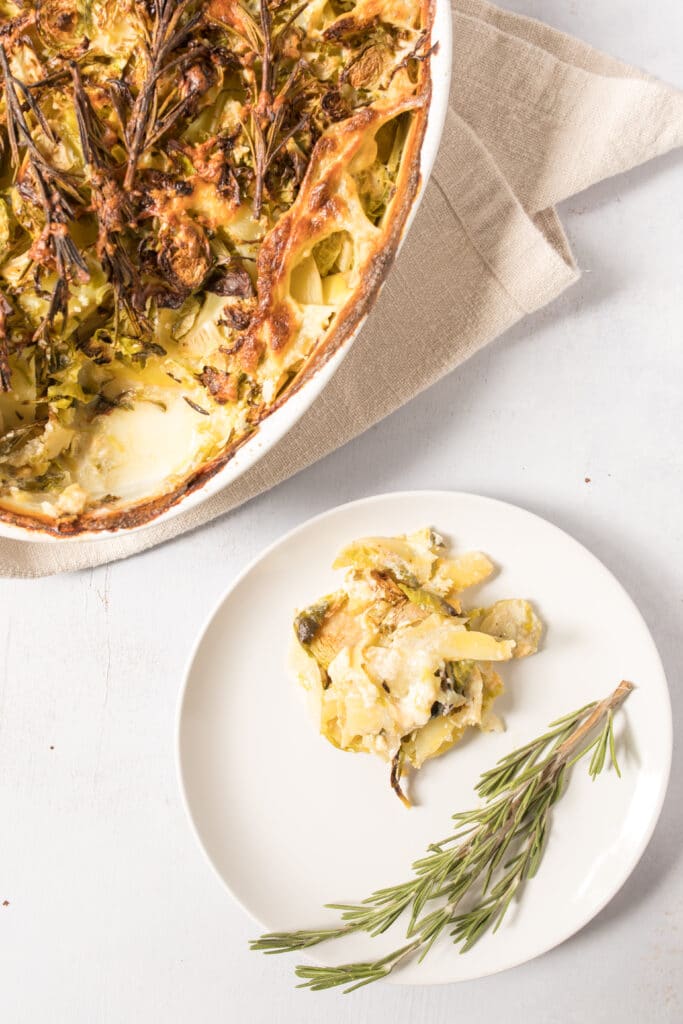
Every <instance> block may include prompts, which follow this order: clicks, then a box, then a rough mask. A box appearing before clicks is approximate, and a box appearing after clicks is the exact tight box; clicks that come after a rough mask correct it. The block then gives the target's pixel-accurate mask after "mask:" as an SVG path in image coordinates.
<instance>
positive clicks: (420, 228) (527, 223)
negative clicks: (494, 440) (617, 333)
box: [0, 0, 683, 576]
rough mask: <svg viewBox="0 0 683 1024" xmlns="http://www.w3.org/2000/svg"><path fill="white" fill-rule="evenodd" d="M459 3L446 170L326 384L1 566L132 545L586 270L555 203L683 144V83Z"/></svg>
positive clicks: (262, 471) (380, 401) (189, 522)
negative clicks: (208, 468) (232, 473)
mask: <svg viewBox="0 0 683 1024" xmlns="http://www.w3.org/2000/svg"><path fill="white" fill-rule="evenodd" d="M452 8H453V40H454V43H453V51H454V53H453V85H452V89H451V97H450V107H449V110H448V114H447V118H446V124H445V128H444V133H443V141H442V144H441V149H440V151H439V156H438V158H437V162H436V166H435V168H434V172H433V175H432V178H431V181H430V184H429V186H428V188H427V190H426V193H425V196H424V199H423V202H422V206H421V208H420V210H419V213H418V215H417V218H416V220H415V223H414V225H413V227H412V230H411V232H410V234H409V235H408V238H407V240H406V243H405V245H404V247H403V249H402V251H401V254H400V257H399V259H398V261H397V263H396V266H395V267H394V269H393V270H392V272H391V275H390V277H389V280H388V281H387V284H386V287H385V289H384V291H383V293H382V295H381V297H380V299H379V301H378V303H377V305H376V308H375V310H374V311H373V313H372V315H371V317H370V320H369V321H368V323H367V325H366V326H365V327H364V328H363V331H362V332H361V334H360V336H359V338H358V339H357V341H356V342H355V344H354V346H353V348H352V349H351V352H350V354H349V356H348V357H347V358H346V360H345V362H344V363H343V364H342V366H341V368H340V370H339V371H338V372H337V374H336V376H335V377H334V378H333V380H332V382H331V383H330V384H329V385H328V386H327V388H326V389H325V391H324V392H323V393H322V395H321V396H320V397H319V398H318V399H317V401H316V402H315V403H314V405H313V406H312V407H311V408H310V410H309V411H308V412H307V413H306V414H305V415H304V417H303V418H302V419H301V420H300V421H299V423H298V424H297V425H296V426H295V427H294V429H293V430H292V431H291V432H290V433H289V434H288V435H287V436H286V437H285V438H284V439H283V440H282V441H281V442H280V443H279V444H278V445H277V446H276V447H275V448H273V449H272V450H271V451H270V452H269V453H268V454H267V455H266V456H265V457H264V458H263V459H262V460H261V461H260V462H259V463H258V464H257V465H256V466H254V467H253V468H252V469H251V470H249V471H248V472H247V473H245V474H244V476H242V477H241V478H240V479H239V480H237V481H236V482H235V483H233V484H231V485H230V486H229V487H227V488H226V489H225V490H223V491H221V492H220V493H219V494H216V495H215V496H214V497H213V498H211V499H209V500H208V501H207V502H206V503H205V504H203V505H201V506H200V507H199V508H196V509H192V510H190V511H188V512H186V513H184V514H180V515H179V516H177V517H176V518H174V519H172V520H170V521H168V522H165V523H161V524H159V525H158V526H151V527H149V528H148V529H145V530H143V531H141V532H139V533H135V534H131V535H129V536H125V535H124V536H121V537H117V538H115V539H111V540H101V541H95V542H83V543H77V542H69V541H57V542H55V543H42V544H41V543H36V542H28V541H14V540H5V539H0V574H2V575H5V576H41V575H48V574H50V573H56V572H66V571H70V570H74V569H81V568H85V567H87V566H93V565H100V564H102V563H104V562H109V561H113V560H115V559H119V558H125V557H127V556H128V555H132V554H134V553H136V552H138V551H142V550H144V549H145V548H149V547H151V546H152V545H154V544H160V543H162V542H163V541H166V540H169V539H170V538H172V537H175V536H177V535H178V534H181V533H184V532H185V531H187V530H191V529H193V528H194V527H196V526H199V525H201V524H202V523H206V522H208V521H209V520H211V519H214V518H215V517H216V516H219V515H221V514H222V513H224V512H227V511H229V510H230V509H232V508H235V507H236V506H237V505H240V504H241V503H242V502H245V501H247V500H248V499H249V498H252V497H254V496H255V495H257V494H260V493H261V492H262V491H265V490H267V489H268V488H270V487H273V486H274V485H275V484H277V483H279V482H280V481H282V480H284V479H286V478H287V477H289V476H291V475H292V474H293V473H296V472H297V470H300V469H303V468H304V467H305V466H308V465H309V464H310V463H312V462H314V461H316V460H317V459H320V458H322V457H323V456H324V455H327V454H328V453H329V452H331V451H333V450H334V449H335V448H338V447H340V445H343V444H344V443H345V442H347V441H349V440H350V439H351V438H353V437H355V436H356V435H358V434H360V433H361V432H362V431H364V430H367V428H368V427H370V426H372V424H374V423H376V422H377V421H378V420H380V419H382V417H384V416H387V415H388V414H389V413H390V412H392V411H393V410H394V409H396V408H398V407H399V406H400V405H402V404H403V403H404V402H407V401H408V400H409V399H410V398H413V397H414V396H415V395H416V394H418V393H419V392H420V391H422V390H423V389H424V388H427V387H429V385H430V384H433V383H434V382H435V381H437V380H438V379H439V378H440V377H442V376H443V375H444V374H445V373H448V372H449V371H450V370H452V369H453V368H454V367H456V366H457V365H458V364H459V363H461V362H463V360H465V359H467V358H468V356H470V355H472V354H473V353H474V352H476V351H477V349H479V348H481V347H482V346H483V345H485V344H486V343H487V342H489V341H491V340H492V339H493V338H495V337H496V336H497V335H499V334H501V333H502V332H503V331H505V330H506V329H507V328H508V327H510V326H511V325H512V324H514V323H515V322H516V321H517V320H519V319H520V318H521V317H523V316H524V315H525V314H526V313H530V312H532V311H533V310H535V309H538V308H539V307H540V306H543V305H545V304H546V303H548V302H550V301H551V300H552V299H554V298H555V297H556V296H557V295H559V294H560V292H562V291H563V290H564V289H565V288H566V287H567V286H568V285H570V284H572V282H573V281H575V280H576V278H577V276H578V272H577V269H576V266H575V264H574V261H573V259H572V255H571V252H570V250H569V246H568V244H567V241H566V238H565V236H564V233H563V230H562V226H561V225H560V222H559V220H558V218H557V215H556V213H555V211H554V209H553V206H554V204H556V203H557V202H559V201H560V200H561V199H564V198H566V197H567V196H570V195H573V194H574V193H576V192H578V191H580V190H581V189H584V188H586V187H587V186H588V185H591V184H593V183H594V182H596V181H598V180H600V179H601V178H606V177H609V176H610V175H613V174H618V173H619V172H620V171H625V170H627V169H628V168H630V167H633V166H635V165H636V164H639V163H642V162H643V161H645V160H649V159H650V158H651V157H654V156H657V155H658V154H660V153H664V152H666V151H667V150H669V149H671V148H673V147H675V146H679V145H681V144H683V94H682V93H679V92H677V91H676V90H674V89H672V88H670V87H668V86H666V85H664V84H662V83H661V82H658V81H656V80H655V79H653V78H651V77H649V76H648V75H645V74H643V73H642V72H640V71H636V70H634V69H633V68H630V67H627V66H625V65H624V64H621V63H619V62H618V61H616V60H613V59H612V58H611V57H607V56H605V55H604V54H601V53H598V52H596V51H595V50H593V49H591V48H590V47H588V46H586V45H585V44H583V43H581V42H579V41H578V40H576V39H572V38H570V37H568V36H566V35H563V34H562V33H560V32H556V31H554V30H553V29H551V28H548V27H547V26H545V25H542V24H540V23H539V22H536V21H531V20H529V19H528V18H523V17H519V16H517V15H514V14H509V13H506V12H505V11H502V10H499V9H498V8H496V7H494V6H492V5H491V4H488V3H485V2H484V0H453V2H452Z"/></svg>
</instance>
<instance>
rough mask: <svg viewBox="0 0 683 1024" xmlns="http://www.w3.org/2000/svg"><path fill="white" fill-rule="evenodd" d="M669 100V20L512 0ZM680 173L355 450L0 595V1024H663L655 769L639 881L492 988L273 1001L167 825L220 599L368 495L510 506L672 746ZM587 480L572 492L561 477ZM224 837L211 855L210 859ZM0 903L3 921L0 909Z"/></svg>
mask: <svg viewBox="0 0 683 1024" xmlns="http://www.w3.org/2000/svg"><path fill="white" fill-rule="evenodd" d="M509 5H510V6H512V7H513V8H514V9H515V10H518V11H520V12H523V13H528V14H532V15H537V16H543V17H544V18H545V20H546V21H548V22H550V23H551V24H554V25H556V26H558V27H560V28H563V29H565V30H567V31H569V32H572V33H574V34H576V35H579V36H581V37H582V38H584V39H587V40H589V41H590V42H592V43H594V44H595V45H597V46H599V47H600V48H601V49H604V50H607V51H609V52H611V53H613V54H615V55H618V56H621V57H623V58H625V59H627V60H629V61H631V62H633V63H635V64H638V65H640V66H642V67H645V68H647V69H648V70H650V71H652V72H653V73H656V74H657V75H659V76H660V77H662V78H665V79H667V80H669V81H671V82H673V83H675V84H677V85H678V86H680V87H683V59H682V58H681V40H682V39H683V4H681V3H680V0H650V2H649V3H648V4H647V5H646V8H645V7H644V5H643V4H642V0H603V2H602V3H595V2H594V0H590V2H589V0H514V2H513V3H510V4H509ZM682 196H683V154H681V153H678V154H673V155H670V156H668V157H665V158H663V159H661V160H659V161H657V162H656V163H654V164H650V165H648V166H646V167H644V168H641V169H639V170H636V171H634V172H632V173H630V174H627V175H624V176H622V177H620V178H617V179H614V180H612V181H609V182H606V183H604V184H602V185H599V186H598V187H595V188H593V189H591V190H590V191H589V192H587V193H584V194H583V195H581V196H579V197H578V198H576V199H573V200H571V201H570V202H567V203H565V204H564V207H563V209H562V211H561V212H562V215H563V218H564V221H565V224H566V226H567V229H568V232H569V236H570V238H571V241H572V244H573V246H574V249H575V252H576V255H577V258H578V260H579V263H580V265H581V266H582V268H583V270H584V272H585V273H584V276H583V278H582V280H581V281H580V283H579V284H578V285H577V286H576V287H574V288H573V289H572V290H571V291H569V292H567V293H566V294H565V295H564V296H563V297H562V298H561V299H560V300H559V301H557V302H556V303H555V304H554V305H553V306H552V307H550V308H548V309H546V310H544V311H542V312H541V313H539V314H538V315H536V316H534V317H531V318H529V319H527V320H526V321H525V322H524V323H522V324H521V325H519V326H518V327H517V328H515V329H514V330H513V331H512V332H510V333H509V334H508V335H507V336H505V337H504V338H502V339H500V340H499V341H497V342H496V343H495V344H493V345H491V346H490V347H489V348H488V349H487V350H486V351H485V352H483V353H481V354H480V355H478V356H477V357H475V358H474V359H472V360H471V361H470V362H469V363H468V364H466V365H465V366H464V367H462V368H461V369H460V370H458V371H457V372H456V373H455V374H454V375H452V376H451V377H450V378H448V379H447V380H445V381H443V382H442V383H440V384H439V385H438V386H437V387H435V388H433V389H432V390H431V391H429V392H428V393H427V394H425V395H423V396H422V397H420V398H418V399H417V400H416V401H414V402H413V403H412V404H410V405H408V406H407V407H405V408H404V409H402V410H401V411H400V412H398V413H396V414H395V415H394V416H392V417H391V418H390V419H389V420H387V421H385V422H384V423H382V424H380V425H379V426H378V427H376V428H375V429H374V430H372V431H370V432H369V433H368V434H366V435H365V436H364V437H363V438H361V439H358V440H356V441H354V442H353V443H351V444H349V445H348V446H347V447H346V448H344V449H343V450H342V451H339V452H337V453H336V454H334V455H332V456H331V457H330V458H328V459H326V460H325V461H324V462H322V463H320V464H319V465H317V466H315V467H313V468H311V469H309V470H308V471H306V472H304V473H302V474H301V475H299V476H298V477H296V478H295V479H293V480H290V481H289V482H287V483H285V484H284V485H282V486H281V487H279V488H277V489H276V490H274V491H272V492H270V493H269V494H267V495H265V496H263V497H262V498H260V499H258V500H256V501H254V502H252V503H251V504H250V505H248V506H247V507H246V508H243V509H241V510H240V511H238V512H237V513H236V514H234V515H232V516H231V517H229V518H227V519H224V520H222V521H220V522H217V523H215V524H213V525H211V526H209V527H207V528H205V529H203V530H201V531H200V532H198V533H196V534H194V535H193V536H190V537H186V538H184V539H181V540H180V541H178V542H176V543H174V544H172V545H170V546H168V547H165V548H163V549H161V550H156V551H152V552H150V553H148V554H145V555H142V556H140V557H138V558H135V559H133V560H130V561H128V562H124V563H118V564H115V565H112V566H110V567H106V568H102V569H97V570H94V571H92V572H83V573H80V574H77V575H72V576H69V577H61V578H52V579H47V580H43V581H37V582H28V581H27V582H23V581H22V582H8V581H3V582H0V636H2V641H1V644H2V646H1V647H0V666H1V667H0V1015H1V1019H2V1021H3V1024H19V1022H22V1024H24V1022H30V1024H38V1022H40V1024H62V1022H63V1024H100V1022H136V1024H137V1022H142V1024H148V1022H149V1024H151V1022H155V1024H156V1022H157V1021H159V1022H164V1024H181V1022H182V1024H185V1022H190V1021H192V1022H194V1021H201V1022H202V1024H214V1022H215V1024H218V1022H224V1021H234V1022H239V1024H242V1022H245V1024H261V1022H263V1024H266V1022H267V1024H285V1022H287V1024H304V1022H318V1021H320V1020H323V1019H325V1020H326V1021H330V1022H335V1024H336V1022H339V1024H342V1022H344V1024H346V1022H352V1021H353V1022H355V1021H359V1020H360V1021H371V1020H372V1021H391V1022H392V1024H402V1022H406V1024H407V1022H410V1024H414V1022H417V1021H430V1022H435V1024H438V1022H441V1021H444V1022H445V1021H449V1022H450V1021H454V1020H464V1019H467V1018H468V1017H469V1018H472V1019H476V1020H477V1021H481V1022H484V1024H488V1022H494V1021H496V1022H497V1021H499V1020H504V1021H506V1022H512V1024H516V1022H522V1021H524V1022H528V1024H574V1022H576V1024H579V1022H580V1024H585V1022H588V1024H601V1022H606V1024H607V1022H610V1024H611V1022H613V1021H615V1020H619V1021H620V1022H622V1024H630V1022H633V1024H641V1022H647V1024H660V1022H667V1024H669V1022H670V1024H673V1022H678V1021H681V1020H683V853H682V848H683V820H682V808H683V784H682V772H683V757H682V755H681V752H680V750H679V751H677V752H676V754H675V757H674V767H673V774H672V780H671V784H670V789H669V795H668V799H667V802H666V804H665V807H664V812H663V815H662V818H661V821H660V824H659V826H658V828H657V830H656V832H655V835H654V838H653V840H652V842H651V844H650V846H649V848H648V850H647V852H646V853H645V855H644V857H643V859H642V861H641V862H640V864H639V865H638V867H637V868H636V870H635V871H634V873H633V875H632V877H631V878H630V880H629V881H628V882H627V884H626V885H625V886H624V888H623V889H622V891H621V892H620V893H619V894H618V896H617V897H616V898H615V899H614V900H613V902H612V903H611V904H610V905H609V906H608V907H607V908H606V909H605V910H604V911H603V912H602V913H601V914H600V915H599V916H598V918H597V919H596V920H595V921H593V923H592V924H590V925H589V926H588V927H587V928H585V929H584V930H583V931H582V932H581V933H580V934H578V935H576V936H575V937H574V938H573V939H571V940H570V941H568V942H566V943H565V944H564V945H563V946H561V947H560V948H558V949H556V950H554V951H553V952H551V953H548V954H546V955H545V956H544V957H541V958H540V959H538V960H536V961H534V962H532V963H529V964H527V965H525V966H524V967H521V968H518V969H517V970H514V971H510V972H507V973H505V974H502V975H499V976H497V977H493V978H489V979H486V980H483V981H480V982H471V983H467V984H463V985H459V986H457V987H456V986H446V987H442V988H433V989H425V988H412V989H408V988H396V987H393V986H389V985H386V984H383V985H376V986H374V987H371V988H369V989H366V990H364V991H363V992H360V993H357V994H356V995H354V996H343V995H341V994H337V993H322V994H320V995H318V994H315V995H314V994H310V993H308V992H301V991H297V990H295V988H294V985H293V979H292V970H291V968H292V961H291V960H290V959H287V958H269V959H266V958H265V957H262V956H260V955H259V956H257V955H256V954H254V953H250V952H249V951H248V949H247V939H248V938H249V937H250V936H253V935H254V934H255V931H256V929H255V926H254V925H253V924H252V923H251V921H249V920H248V919H247V918H246V916H245V915H244V913H243V912H242V911H241V910H240V909H239V908H238V907H237V906H236V905H235V904H233V902H232V901H231V899H230V897H229V896H228V895H227V894H226V892H225V891H224V890H223V889H222V888H221V886H220V884H219V883H218V881H217V880H216V879H215V878H214V876H213V874H212V873H211V871H210V870H209V868H208V867H207V865H206V863H205V861H204V859H203V857H202V856H201V853H200V851H199V849H198V847H197V846H196V843H195V840H194V838H193V836H192V835H191V834H190V831H189V828H188V825H187V822H186V821H185V817H184V812H183V810H182V808H181V805H180V800H179V796H178V789H177V785H176V777H175V765H174V751H173V740H174V716H175V708H176V698H177V693H178V687H179V683H180V673H181V669H182V666H183V664H184V662H185V659H186V657H187V654H188V651H189V649H190V646H191V644H192V642H193V640H194V638H195V636H196V633H197V631H198V629H199V627H200V624H201V623H202V622H203V621H204V619H205V618H206V616H207V613H208V612H209V610H210V609H211V608H212V606H213V605H214V603H215V602H216V600H217V598H218V596H219V595H220V594H221V592H222V591H223V590H224V588H225V587H226V585H227V584H228V582H229V581H230V580H231V579H232V578H233V577H234V575H235V574H236V573H237V572H238V570H240V569H241V568H242V567H243V566H244V565H245V564H246V563H247V562H248V561H249V560H250V559H252V558H253V557H254V556H255V555H256V554H257V553H258V552H259V551H260V550H261V549H262V548H263V547H264V546H265V545H266V544H268V543H270V542H271V541H272V540H274V539H275V538H276V537H278V535H280V534H281V533H283V532H284V531H286V530H288V529H289V528H290V527H292V526H294V525H295V524H297V523H299V522H301V521H302V520H303V519H304V518H307V517H308V516H309V515H312V514H313V513H316V512H319V511H322V510H324V509H327V508H329V507H331V506H333V505H335V504H337V503H339V502H343V501H347V500H350V499H353V498H358V497H362V496H364V495H368V494H372V493H374V492H378V491H389V490H401V489H405V488H421V487H425V488H453V489H459V490H469V491H475V492H479V493H482V494H487V495H492V496H495V497H499V498H504V499H507V500H509V501H513V502H516V503H518V504H520V505H523V506H526V507H527V508H529V509H531V510H533V511H535V512H538V513H540V514H541V515H543V516H546V517H547V518H548V519H550V520H552V521H554V522H555V523H557V524H558V525H559V526H561V527H563V528H564V529H566V530H568V531H569V532H570V533H572V534H574V536H576V537H577V538H578V539H579V540H581V541H582V542H583V543H585V544H586V545H588V547H589V548H591V549H592V550H593V551H594V552H595V553H596V554H597V555H598V556H599V557H600V558H601V559H602V560H603V561H604V562H605V563H606V564H607V566H609V568H610V569H612V571H613V572H614V573H615V574H616V575H617V576H618V578H619V579H620V580H621V581H622V582H623V583H624V584H625V586H626V587H627V589H628V590H629V591H630V593H631V594H632V595H633V597H634V598H635V599H636V601H637V602H638V603H639V605H640V607H641V609H642V612H643V614H644V615H645V618H646V620H647V622H648V624H649V626H650V629H651V630H652V632H653V634H654V636H655V639H656V641H657V643H658V645H659V648H660V651H661V654H662V657H663V659H664V663H665V667H666V669H667V672H668V675H669V680H670V685H671V689H672V699H673V705H674V716H675V724H676V725H677V726H678V729H683V698H682V697H681V693H680V688H681V687H680V679H679V674H680V669H681V665H683V643H682V639H683V632H682V629H681V621H682V612H683V603H682V602H683V572H682V569H681V567H682V566H683V531H682V528H681V508H682V498H683V484H682V480H683V473H682V470H683V456H682V451H683V419H682V417H681V382H682V380H683V290H682V277H683V260H682V258H681V244H682V239H683V202H682V198H681V197H682ZM586 478H590V482H589V483H588V482H586ZM238 841H239V837H236V842H238ZM4 901H7V903H5V902H4Z"/></svg>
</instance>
